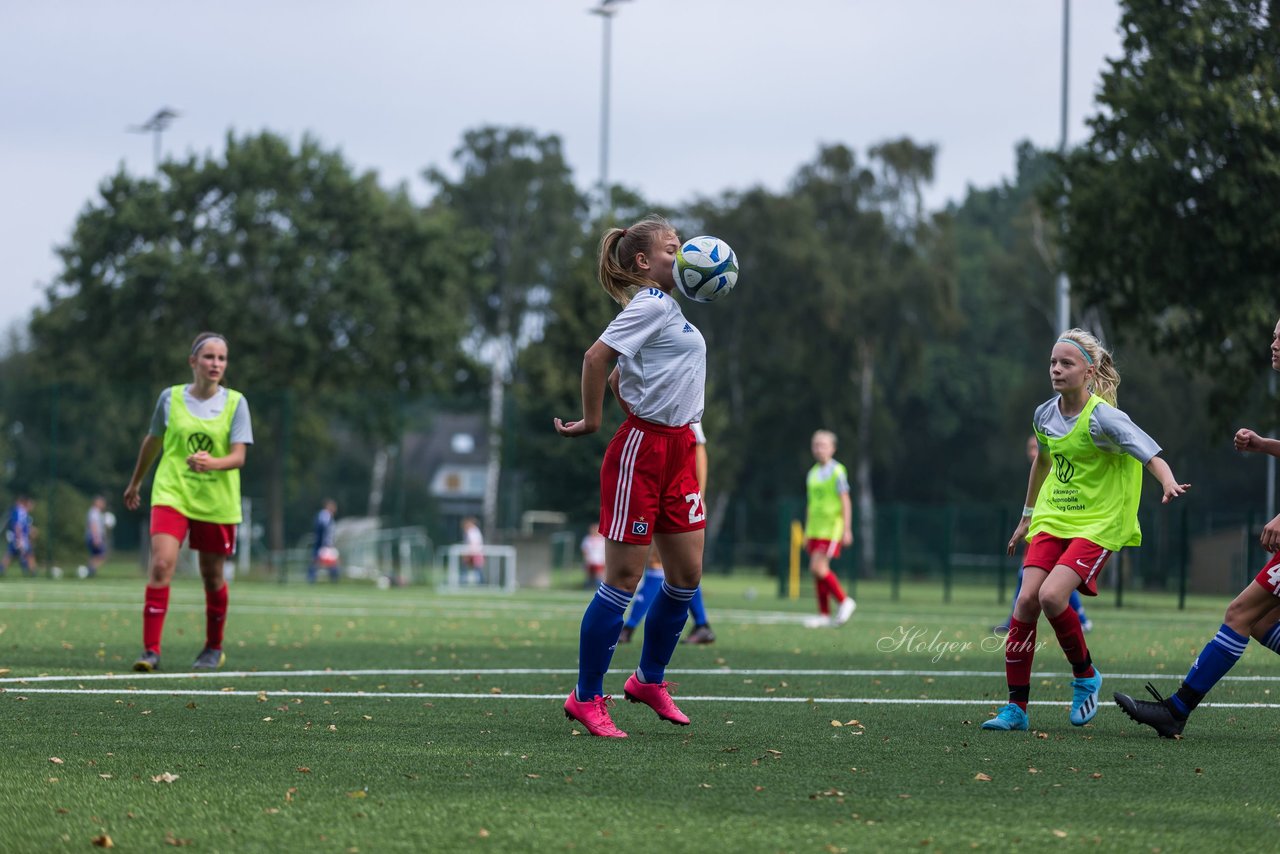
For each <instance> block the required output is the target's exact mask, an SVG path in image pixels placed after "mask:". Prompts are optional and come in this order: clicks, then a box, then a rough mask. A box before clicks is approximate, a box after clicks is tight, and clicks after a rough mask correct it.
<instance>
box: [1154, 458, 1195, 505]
mask: <svg viewBox="0 0 1280 854" xmlns="http://www.w3.org/2000/svg"><path fill="white" fill-rule="evenodd" d="M1147 471H1149V472H1151V474H1152V475H1153V476H1154V477H1155V479H1156V480H1158V481H1160V488H1161V489H1163V490H1164V498H1162V499H1161V501H1160V503H1161V504H1168V503H1169V502H1170V501H1172V500H1173V499H1175V498H1177V497H1178V496H1179V495H1182V494H1183V493H1184V492H1186V491H1187V490H1188V489H1190V488H1191V484H1189V483H1178V479H1177V478H1176V477H1174V476H1173V469H1171V468H1169V464H1168V463H1166V462H1165V461H1164V460H1163V459H1161V458H1160V457H1158V456H1156V457H1152V458H1151V459H1150V460H1149V461H1148V462H1147Z"/></svg>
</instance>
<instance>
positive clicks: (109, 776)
mask: <svg viewBox="0 0 1280 854" xmlns="http://www.w3.org/2000/svg"><path fill="white" fill-rule="evenodd" d="M98 776H99V777H101V778H102V779H104V780H110V779H111V775H110V774H99V775H98Z"/></svg>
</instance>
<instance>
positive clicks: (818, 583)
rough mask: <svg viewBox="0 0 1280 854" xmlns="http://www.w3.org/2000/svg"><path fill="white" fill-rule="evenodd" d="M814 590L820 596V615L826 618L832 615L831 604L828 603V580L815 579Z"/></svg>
mask: <svg viewBox="0 0 1280 854" xmlns="http://www.w3.org/2000/svg"><path fill="white" fill-rule="evenodd" d="M813 589H814V591H815V592H816V593H817V594H818V613H819V614H821V615H822V616H824V617H827V616H830V615H831V604H830V603H829V602H828V601H827V580H826V578H819V577H818V576H816V575H815V576H814V577H813Z"/></svg>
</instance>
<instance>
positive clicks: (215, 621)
mask: <svg viewBox="0 0 1280 854" xmlns="http://www.w3.org/2000/svg"><path fill="white" fill-rule="evenodd" d="M204 617H205V621H204V626H205V629H204V630H205V642H204V645H205V646H207V647H209V649H222V630H223V628H225V627H226V624H227V585H226V584H225V583H224V584H223V585H222V587H220V588H219V589H218V590H216V591H214V592H212V593H210V592H209V591H208V590H206V591H204Z"/></svg>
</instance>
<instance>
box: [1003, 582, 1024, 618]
mask: <svg viewBox="0 0 1280 854" xmlns="http://www.w3.org/2000/svg"><path fill="white" fill-rule="evenodd" d="M1024 571H1025V570H1022V569H1020V570H1018V583H1017V584H1015V585H1013V605H1012V606H1010V608H1009V616H1008V617H1006V618H1005V621H1004V622H1005V625H1008V624H1009V621H1010V620H1012V619H1013V608H1014V607H1016V606H1017V604H1018V594H1019V593H1021V592H1022V573H1023V572H1024Z"/></svg>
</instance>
